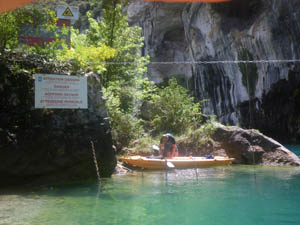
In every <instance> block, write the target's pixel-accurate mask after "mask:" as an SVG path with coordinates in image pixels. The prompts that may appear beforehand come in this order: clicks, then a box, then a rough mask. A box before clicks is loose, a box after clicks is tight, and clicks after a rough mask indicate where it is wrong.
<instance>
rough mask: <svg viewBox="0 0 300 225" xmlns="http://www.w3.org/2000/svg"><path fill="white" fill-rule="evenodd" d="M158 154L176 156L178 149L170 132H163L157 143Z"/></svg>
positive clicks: (169, 156) (168, 156)
mask: <svg viewBox="0 0 300 225" xmlns="http://www.w3.org/2000/svg"><path fill="white" fill-rule="evenodd" d="M159 152H160V155H162V156H163V157H167V158H172V157H177V156H178V149H177V146H176V142H175V138H174V137H173V136H172V135H171V134H164V135H163V136H162V138H161V139H160V144H159Z"/></svg>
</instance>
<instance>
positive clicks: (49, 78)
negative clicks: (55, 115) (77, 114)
mask: <svg viewBox="0 0 300 225" xmlns="http://www.w3.org/2000/svg"><path fill="white" fill-rule="evenodd" d="M87 106H88V104H87V79H86V77H82V76H67V75H52V74H36V75H35V108H55V109H87Z"/></svg>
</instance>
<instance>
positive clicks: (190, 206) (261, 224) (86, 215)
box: [0, 166, 300, 225]
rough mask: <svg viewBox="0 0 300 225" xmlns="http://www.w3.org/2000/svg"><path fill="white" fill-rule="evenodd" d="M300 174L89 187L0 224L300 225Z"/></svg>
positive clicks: (199, 174)
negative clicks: (99, 187)
mask: <svg viewBox="0 0 300 225" xmlns="http://www.w3.org/2000/svg"><path fill="white" fill-rule="evenodd" d="M299 173H300V171H299V169H298V168H292V167H289V168H288V167H287V168H275V167H260V166H256V167H252V166H230V167H219V168H208V169H198V170H195V169H192V170H172V171H168V172H165V171H154V172H146V171H144V172H135V173H133V174H129V175H122V176H114V177H113V178H112V179H107V180H103V181H102V185H101V189H100V192H98V187H97V184H95V183H85V184H77V185H74V184H73V185H65V186H54V187H47V188H44V189H43V190H41V191H34V192H32V191H30V192H29V194H25V196H23V197H22V198H21V199H20V200H19V198H18V197H14V198H12V197H11V199H10V201H9V204H7V205H6V207H10V206H14V207H13V208H12V209H11V210H12V212H18V214H17V213H14V214H13V215H12V213H10V214H8V213H7V211H6V210H4V209H5V208H4V209H3V210H0V217H1V218H2V221H3V219H4V221H3V222H6V224H11V225H16V224H20V221H22V222H21V224H24V225H29V224H30V225H31V224H34V225H57V224H68V225H79V224H84V225H95V224H101V225H128V224H130V225H140V224H143V225H153V224H163V225H174V224H180V225H194V224H213V225H224V224H230V225H240V224H241V223H242V224H243V225H253V224H256V225H269V224H272V225H286V224H299V223H300V218H299V210H300V205H299V201H300V189H299V186H300V179H299ZM2 196H3V194H2ZM4 196H5V195H4ZM15 196H16V195H15ZM24 197H25V198H26V199H27V201H24V200H23V199H24ZM7 198H8V197H7ZM19 201H22V204H20V203H19ZM34 202H35V203H34ZM26 204H28V206H27V205H26ZM20 206H21V207H20ZM18 207H19V208H22V209H23V210H20V209H19V210H18ZM27 209H31V213H27ZM22 211H23V212H24V213H26V216H27V217H29V218H27V219H26V218H24V214H22ZM5 217H6V218H5ZM18 218H20V220H19V221H18ZM241 221H242V222H241Z"/></svg>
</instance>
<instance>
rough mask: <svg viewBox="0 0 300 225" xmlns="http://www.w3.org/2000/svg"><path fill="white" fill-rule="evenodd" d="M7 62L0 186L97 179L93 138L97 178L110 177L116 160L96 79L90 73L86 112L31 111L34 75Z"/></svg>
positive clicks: (0, 68) (2, 81)
mask: <svg viewBox="0 0 300 225" xmlns="http://www.w3.org/2000/svg"><path fill="white" fill-rule="evenodd" d="M36 61H38V60H34V59H32V60H29V61H28V62H23V65H22V66H23V68H26V67H31V66H25V65H24V64H26V63H30V64H31V63H33V64H34V63H36ZM9 64H10V62H8V61H6V62H5V63H4V62H0V73H1V76H0V96H1V98H0V103H1V109H0V186H1V185H7V184H16V183H26V182H31V181H36V180H40V181H41V182H45V181H49V180H51V181H55V182H57V181H59V182H65V181H69V180H78V179H87V178H94V179H96V177H97V176H96V171H95V165H94V161H93V155H92V151H91V142H90V141H91V140H92V141H93V142H94V145H95V150H96V154H97V159H98V163H99V169H100V175H101V176H102V177H109V176H110V175H111V174H112V173H113V171H114V168H115V165H116V158H115V152H114V149H113V147H112V138H111V133H110V125H109V121H107V120H106V117H107V114H106V108H105V105H104V100H103V96H102V92H101V85H100V81H99V78H98V77H97V76H96V75H93V74H90V75H88V109H78V110H77V109H76V110H75V109H64V110H63V109H35V108H34V107H33V106H34V94H33V84H34V81H33V78H32V74H31V73H30V72H29V70H26V69H17V70H16V68H12V67H9V66H8V65H9ZM54 67H55V68H57V65H54ZM34 68H36V69H35V70H37V69H39V70H40V72H43V71H44V72H45V73H49V72H51V71H52V73H53V72H54V71H53V69H50V70H47V66H46V65H44V67H37V66H36V65H34Z"/></svg>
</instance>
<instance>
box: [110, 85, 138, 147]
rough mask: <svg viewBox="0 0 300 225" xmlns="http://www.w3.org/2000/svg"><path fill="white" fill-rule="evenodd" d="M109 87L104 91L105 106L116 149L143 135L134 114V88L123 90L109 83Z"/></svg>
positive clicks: (119, 86) (120, 86)
mask: <svg viewBox="0 0 300 225" xmlns="http://www.w3.org/2000/svg"><path fill="white" fill-rule="evenodd" d="M110 84H111V85H110V86H109V87H108V88H106V89H104V94H105V96H107V101H106V106H107V109H108V114H109V117H110V122H111V127H112V136H113V139H114V140H115V143H116V145H117V148H118V149H120V148H122V147H124V146H128V145H129V143H130V142H131V141H132V140H135V139H137V138H138V137H140V135H142V134H143V132H144V131H143V128H142V126H141V121H140V119H138V118H137V116H136V113H135V105H134V104H133V102H134V101H133V99H132V98H133V95H132V92H133V91H134V88H132V87H128V88H123V87H122V85H121V83H120V82H118V81H116V82H111V83H110Z"/></svg>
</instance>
